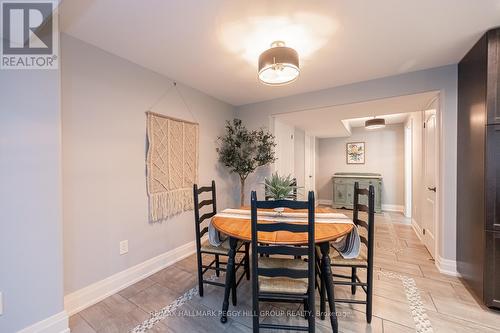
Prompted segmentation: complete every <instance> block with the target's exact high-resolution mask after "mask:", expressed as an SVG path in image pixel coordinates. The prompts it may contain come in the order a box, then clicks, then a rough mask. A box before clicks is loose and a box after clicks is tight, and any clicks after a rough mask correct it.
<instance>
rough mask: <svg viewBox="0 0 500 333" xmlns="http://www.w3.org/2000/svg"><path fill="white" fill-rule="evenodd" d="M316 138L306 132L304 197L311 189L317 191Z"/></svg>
mask: <svg viewBox="0 0 500 333" xmlns="http://www.w3.org/2000/svg"><path fill="white" fill-rule="evenodd" d="M315 160H316V138H315V137H314V136H311V135H308V134H307V133H306V135H305V138H304V191H303V192H304V199H307V198H305V195H306V194H307V193H309V191H314V192H315V193H316V175H315V169H316V165H315V164H316V163H315Z"/></svg>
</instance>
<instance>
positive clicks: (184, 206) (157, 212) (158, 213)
mask: <svg viewBox="0 0 500 333" xmlns="http://www.w3.org/2000/svg"><path fill="white" fill-rule="evenodd" d="M192 209H193V190H191V189H180V190H174V191H170V192H162V193H155V194H151V195H150V196H149V220H150V221H151V222H159V221H162V220H164V219H166V218H168V217H169V216H171V215H176V214H179V213H182V212H184V211H187V210H192Z"/></svg>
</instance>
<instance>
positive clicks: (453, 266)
mask: <svg viewBox="0 0 500 333" xmlns="http://www.w3.org/2000/svg"><path fill="white" fill-rule="evenodd" d="M435 264H436V267H437V269H438V270H439V272H440V273H442V274H445V275H451V276H456V277H460V276H461V275H460V273H458V271H457V262H456V261H455V260H450V259H445V258H443V257H441V256H440V255H439V254H438V255H437V256H436V260H435Z"/></svg>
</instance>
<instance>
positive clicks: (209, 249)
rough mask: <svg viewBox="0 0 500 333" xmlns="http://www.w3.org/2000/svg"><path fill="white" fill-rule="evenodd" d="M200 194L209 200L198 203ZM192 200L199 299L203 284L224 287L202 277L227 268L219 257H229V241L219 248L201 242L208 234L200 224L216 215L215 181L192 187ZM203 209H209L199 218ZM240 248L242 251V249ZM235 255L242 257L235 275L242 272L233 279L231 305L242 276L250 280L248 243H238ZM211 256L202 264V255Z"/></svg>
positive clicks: (234, 301)
mask: <svg viewBox="0 0 500 333" xmlns="http://www.w3.org/2000/svg"><path fill="white" fill-rule="evenodd" d="M202 193H208V194H209V195H210V194H211V195H210V196H209V197H210V198H209V199H205V200H202V201H200V195H202ZM193 198H194V225H195V232H196V258H197V262H198V290H199V294H200V296H201V297H203V284H204V283H205V284H211V285H214V286H219V287H225V285H224V283H220V282H216V281H212V280H205V279H204V277H203V275H204V274H205V273H206V272H207V271H209V270H211V271H215V274H216V276H217V277H218V276H220V272H225V271H226V267H227V260H226V261H221V257H227V256H228V255H229V240H227V239H226V240H225V241H224V242H223V243H222V244H221V245H220V246H213V245H211V244H210V243H209V242H208V240H206V241H204V242H203V240H202V237H203V236H204V235H205V234H207V233H208V226H205V227H203V228H202V227H201V225H202V223H203V222H205V221H209V220H210V219H211V218H212V217H214V216H215V214H217V195H216V190H215V181H213V180H212V185H211V186H203V187H200V188H198V185H197V184H194V185H193ZM203 207H207V208H211V209H208V212H207V213H205V214H203V215H201V216H200V210H202V208H203ZM242 247H243V248H244V249H242ZM237 253H242V254H243V257H242V258H241V260H240V261H239V262H237V264H236V265H235V270H234V272H235V274H236V272H237V271H238V270H239V269H240V267H243V272H242V274H241V275H240V276H239V278H238V279H235V283H234V284H233V286H232V300H233V305H236V302H237V296H236V287H237V286H238V285H239V284H240V282H241V280H242V279H243V276H246V278H247V280H250V256H249V243H248V242H238V245H237ZM204 254H208V255H213V256H214V258H213V260H212V261H211V262H210V263H209V264H208V265H206V264H204V263H203V255H204Z"/></svg>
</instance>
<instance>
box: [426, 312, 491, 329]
mask: <svg viewBox="0 0 500 333" xmlns="http://www.w3.org/2000/svg"><path fill="white" fill-rule="evenodd" d="M427 316H428V318H429V320H430V322H431V324H432V328H433V330H434V332H435V333H440V332H443V333H447V332H460V333H462V332H463V333H493V332H497V333H498V329H495V328H489V327H486V326H483V325H481V324H476V323H473V322H470V321H467V320H463V319H460V318H456V317H452V316H448V315H444V314H442V313H438V312H434V311H428V312H427Z"/></svg>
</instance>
